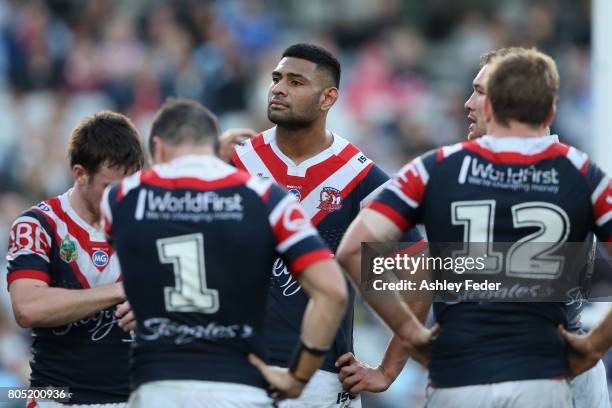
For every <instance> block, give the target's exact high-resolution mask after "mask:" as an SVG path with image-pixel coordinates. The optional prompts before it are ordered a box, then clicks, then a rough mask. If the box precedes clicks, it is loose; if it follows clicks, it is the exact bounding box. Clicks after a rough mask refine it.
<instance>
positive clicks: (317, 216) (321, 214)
mask: <svg viewBox="0 0 612 408" xmlns="http://www.w3.org/2000/svg"><path fill="white" fill-rule="evenodd" d="M353 156H354V155H353ZM351 157H352V156H351ZM372 167H374V162H372V163H370V164H368V165H367V166H366V167H365V168H364V169H363V170H361V172H360V173H359V174H357V176H355V178H353V179H352V180H351V181H350V182H349V183H348V184H347V185H346V187H344V189H343V190H342V191H341V192H340V196H341V197H342V200H344V199H345V198H346V197H347V196H348V195H349V194H350V193H351V192H352V191H353V190H354V189H355V187H357V186H358V185H359V183H361V181H362V180H363V179H364V178H365V177H366V176H367V175H368V173H369V172H370V170H372ZM328 214H331V213H329V212H327V211H325V210H320V211H319V212H318V213H316V214H315V215H314V216H313V217H312V219H311V220H310V221H311V222H312V225H315V226H316V225H318V224H319V223H320V222H321V221H323V219H324V218H325V217H326V216H327V215H328Z"/></svg>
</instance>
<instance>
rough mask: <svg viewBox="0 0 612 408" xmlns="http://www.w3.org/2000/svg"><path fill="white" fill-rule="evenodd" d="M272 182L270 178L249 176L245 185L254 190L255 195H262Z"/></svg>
mask: <svg viewBox="0 0 612 408" xmlns="http://www.w3.org/2000/svg"><path fill="white" fill-rule="evenodd" d="M271 185H272V182H271V181H270V180H262V179H260V178H258V177H251V178H250V179H249V180H248V181H247V182H246V186H247V187H248V188H250V189H251V190H253V191H255V192H256V193H257V195H259V196H260V197H263V196H264V194H266V192H267V191H268V190H269V189H270V186H271Z"/></svg>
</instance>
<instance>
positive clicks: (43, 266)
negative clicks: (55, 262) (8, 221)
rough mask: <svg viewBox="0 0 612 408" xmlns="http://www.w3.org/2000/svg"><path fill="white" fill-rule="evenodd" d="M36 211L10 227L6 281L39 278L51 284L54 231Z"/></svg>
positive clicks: (32, 211) (24, 215) (23, 216)
mask: <svg viewBox="0 0 612 408" xmlns="http://www.w3.org/2000/svg"><path fill="white" fill-rule="evenodd" d="M48 228H49V226H48V224H46V222H45V221H44V218H43V216H42V215H40V214H38V213H37V212H36V210H30V211H26V212H25V213H23V214H22V215H21V216H20V217H19V218H17V219H16V220H15V222H13V225H12V226H11V231H10V236H9V243H8V253H7V256H6V259H7V262H8V263H7V281H8V284H9V285H10V284H11V283H12V282H14V281H15V280H17V279H37V280H40V281H43V282H45V283H46V284H47V285H50V284H51V268H50V264H51V250H52V246H53V241H52V238H51V236H52V232H51V230H50V229H48Z"/></svg>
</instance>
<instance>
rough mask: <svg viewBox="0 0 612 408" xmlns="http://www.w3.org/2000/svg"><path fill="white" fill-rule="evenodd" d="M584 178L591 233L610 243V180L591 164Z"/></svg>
mask: <svg viewBox="0 0 612 408" xmlns="http://www.w3.org/2000/svg"><path fill="white" fill-rule="evenodd" d="M585 176H586V179H587V184H588V185H589V189H590V191H591V204H592V205H593V218H594V221H595V225H594V227H593V232H594V233H595V235H597V238H598V239H599V240H601V241H602V242H612V180H610V177H608V176H607V175H606V174H605V173H604V172H603V171H602V170H601V169H600V168H599V167H597V166H596V165H594V164H592V163H590V164H589V167H588V169H587V171H586V175H585Z"/></svg>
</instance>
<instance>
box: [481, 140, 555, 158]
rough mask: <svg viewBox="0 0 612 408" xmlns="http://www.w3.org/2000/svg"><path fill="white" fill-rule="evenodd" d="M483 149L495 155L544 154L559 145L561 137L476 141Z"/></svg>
mask: <svg viewBox="0 0 612 408" xmlns="http://www.w3.org/2000/svg"><path fill="white" fill-rule="evenodd" d="M476 143H478V145H480V146H481V147H482V148H484V149H487V150H489V151H490V152H493V153H519V154H523V155H526V156H530V155H534V154H538V153H542V152H543V151H545V150H546V149H548V148H549V147H550V146H551V145H553V144H555V143H559V136H557V135H548V136H538V137H515V136H504V137H499V136H490V135H485V136H482V137H481V138H478V139H476Z"/></svg>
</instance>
